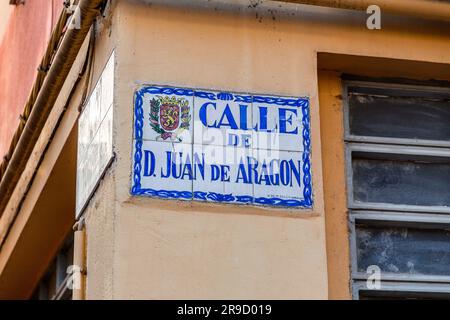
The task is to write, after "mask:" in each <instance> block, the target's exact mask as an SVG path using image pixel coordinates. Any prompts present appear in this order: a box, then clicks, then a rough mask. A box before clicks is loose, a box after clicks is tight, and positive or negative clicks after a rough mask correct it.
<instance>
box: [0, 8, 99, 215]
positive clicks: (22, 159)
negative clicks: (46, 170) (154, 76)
mask: <svg viewBox="0 0 450 320" xmlns="http://www.w3.org/2000/svg"><path fill="white" fill-rule="evenodd" d="M103 2H104V0H80V1H79V3H78V7H79V12H80V15H79V18H80V28H79V29H76V28H74V29H69V30H67V31H66V34H65V35H64V37H63V39H62V42H61V45H60V47H59V49H58V51H57V52H56V55H55V57H54V59H53V62H52V64H51V67H50V69H49V71H48V74H47V77H46V78H45V81H44V83H43V85H42V87H41V90H40V92H39V95H38V96H37V99H36V102H35V104H34V106H33V110H32V112H31V114H30V116H29V118H28V120H27V122H26V125H25V128H24V130H23V132H22V134H21V136H20V139H19V141H18V144H17V146H16V149H15V151H14V153H13V155H12V157H11V160H10V162H9V164H8V167H7V169H6V171H5V174H4V176H3V178H2V180H1V182H0V195H1V198H0V216H1V215H2V213H3V211H4V209H5V207H6V205H7V203H8V201H9V199H10V197H11V194H12V193H13V191H14V188H15V187H16V184H17V182H18V181H19V178H20V176H21V174H22V171H23V170H24V168H25V165H26V163H27V161H28V159H29V157H30V155H31V152H32V150H33V148H34V145H35V143H36V141H37V139H38V138H39V135H40V133H41V131H42V128H43V127H44V125H45V122H46V121H47V119H48V116H49V114H50V111H51V110H52V107H53V105H54V103H55V101H56V99H57V97H58V95H59V92H60V90H61V88H62V86H63V84H64V81H65V80H66V78H67V75H68V74H69V72H70V69H71V67H72V65H73V63H74V61H75V59H76V57H77V55H78V52H79V50H80V48H81V45H82V44H83V41H84V39H85V38H86V35H87V34H88V32H89V29H90V27H91V25H92V23H93V22H94V19H95V18H96V17H97V15H98V14H99V12H100V7H101V5H102V3H103Z"/></svg>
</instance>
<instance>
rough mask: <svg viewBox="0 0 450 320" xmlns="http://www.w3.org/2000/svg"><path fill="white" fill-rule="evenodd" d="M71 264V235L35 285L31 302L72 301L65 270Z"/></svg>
mask: <svg viewBox="0 0 450 320" xmlns="http://www.w3.org/2000/svg"><path fill="white" fill-rule="evenodd" d="M72 264H73V233H72V232H71V233H70V235H69V237H68V238H67V239H66V241H65V242H64V244H63V246H62V247H61V249H60V251H59V252H58V254H57V255H56V257H55V258H54V260H53V262H52V263H51V264H50V266H49V267H48V269H47V272H46V274H45V275H44V277H43V278H42V279H41V281H40V282H39V284H38V285H37V287H36V289H35V292H34V294H33V296H32V299H33V300H72V291H71V290H70V289H69V286H68V285H67V283H68V281H69V278H70V274H69V273H67V268H68V267H69V266H71V265H72Z"/></svg>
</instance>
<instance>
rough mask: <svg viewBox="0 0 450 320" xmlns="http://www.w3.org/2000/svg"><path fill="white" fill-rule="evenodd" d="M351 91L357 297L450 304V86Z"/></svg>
mask: <svg viewBox="0 0 450 320" xmlns="http://www.w3.org/2000/svg"><path fill="white" fill-rule="evenodd" d="M344 90H345V92H344V97H345V99H344V106H345V111H344V115H345V142H346V162H347V168H346V169H347V179H348V181H347V184H348V190H349V191H348V207H349V219H350V229H351V239H350V240H351V241H350V243H351V253H352V287H353V296H354V298H355V299H449V298H450V86H449V87H431V86H425V85H421V86H416V85H403V84H386V83H377V82H360V81H349V82H346V83H345V85H344ZM373 266H376V267H375V269H373ZM371 267H372V269H371ZM374 270H375V271H376V272H378V271H379V272H380V276H381V277H380V280H381V281H380V287H376V286H367V279H368V278H369V277H371V279H374V278H373V271H374ZM372 283H373V282H372Z"/></svg>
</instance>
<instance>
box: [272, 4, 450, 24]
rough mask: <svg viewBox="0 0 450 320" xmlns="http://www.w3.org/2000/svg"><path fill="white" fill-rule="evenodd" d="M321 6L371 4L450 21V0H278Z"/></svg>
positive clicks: (355, 7)
mask: <svg viewBox="0 0 450 320" xmlns="http://www.w3.org/2000/svg"><path fill="white" fill-rule="evenodd" d="M276 1H279V2H292V3H299V4H306V5H313V6H320V7H330V8H337V9H348V10H358V11H366V10H367V8H368V7H369V6H370V5H377V6H379V7H380V9H381V12H386V13H391V14H396V15H402V16H410V17H415V18H425V19H431V20H442V21H450V2H448V1H436V0H276Z"/></svg>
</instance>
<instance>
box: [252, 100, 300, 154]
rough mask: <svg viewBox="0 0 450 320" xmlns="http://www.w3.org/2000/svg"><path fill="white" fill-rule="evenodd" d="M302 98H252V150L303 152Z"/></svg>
mask: <svg viewBox="0 0 450 320" xmlns="http://www.w3.org/2000/svg"><path fill="white" fill-rule="evenodd" d="M302 103H308V101H307V100H305V99H302V98H292V97H277V96H253V127H254V128H255V130H254V131H253V147H254V148H255V149H271V150H283V151H300V152H303V151H304V145H303V128H304V126H303V110H302V107H301V104H302Z"/></svg>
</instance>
